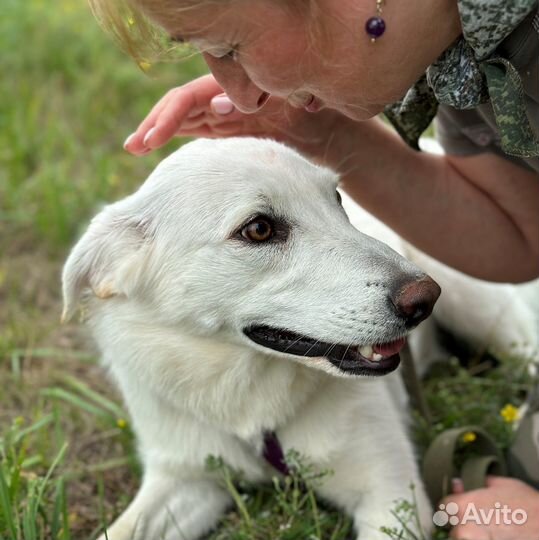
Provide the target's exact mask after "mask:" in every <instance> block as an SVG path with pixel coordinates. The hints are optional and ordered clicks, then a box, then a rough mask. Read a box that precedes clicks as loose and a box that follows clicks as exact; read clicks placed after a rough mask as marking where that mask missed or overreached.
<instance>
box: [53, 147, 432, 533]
mask: <svg viewBox="0 0 539 540" xmlns="http://www.w3.org/2000/svg"><path fill="white" fill-rule="evenodd" d="M336 185H337V177H336V176H335V175H334V174H333V173H332V172H330V171H329V170H327V169H324V168H321V167H317V166H315V165H313V164H311V163H310V162H308V161H307V160H305V159H304V158H302V157H301V156H299V155H298V154H297V153H295V152H294V151H292V150H290V149H288V148H286V147H284V146H283V145H280V144H278V143H275V142H272V141H261V140H255V139H227V140H219V141H209V140H198V141H196V142H194V143H190V144H188V145H186V146H184V147H182V148H181V149H180V150H179V151H177V152H176V153H174V154H173V155H171V156H170V157H169V158H167V159H166V160H165V161H164V162H163V163H161V164H160V165H159V167H158V168H157V169H156V170H155V171H154V173H153V174H152V175H151V176H150V177H149V179H148V180H147V181H146V182H145V183H144V185H143V186H142V187H141V188H140V189H139V190H138V191H137V192H136V193H135V194H133V195H131V196H129V197H127V198H126V199H124V200H122V201H119V202H117V203H115V204H112V205H110V206H108V207H106V208H105V209H104V210H103V211H102V212H101V213H100V214H99V215H98V216H97V217H96V218H95V219H94V220H93V221H92V223H91V225H90V226H89V228H88V230H87V232H86V233H85V234H84V236H83V237H82V239H81V240H80V241H79V243H78V244H77V245H76V246H75V248H74V249H73V251H72V253H71V254H70V256H69V259H68V261H67V263H66V266H65V268H64V275H63V279H64V298H65V317H69V316H71V315H72V314H73V312H74V310H75V309H76V306H77V304H78V302H79V300H80V298H81V296H82V295H86V296H88V298H87V305H88V312H89V324H90V326H91V329H92V332H93V335H94V337H95V339H96V340H97V343H98V345H99V348H100V350H101V353H102V357H103V363H104V364H105V365H106V366H107V367H108V368H109V370H110V372H111V374H112V375H113V377H114V379H115V380H116V382H117V384H118V385H119V387H120V389H121V391H122V393H123V396H124V399H125V402H126V404H127V407H128V409H129V413H130V415H131V417H132V422H133V426H134V430H135V432H136V435H137V438H138V443H139V451H140V458H141V460H142V463H143V466H144V478H143V482H142V486H141V488H140V491H139V493H138V495H137V496H136V498H135V499H134V501H133V502H132V503H131V505H130V506H129V507H128V508H127V510H126V511H125V512H124V513H123V514H122V515H121V517H120V518H119V519H118V520H117V521H116V522H115V523H114V524H113V525H112V527H111V528H110V529H109V530H108V538H109V539H110V540H128V539H139V540H142V539H144V540H152V539H156V540H157V539H161V538H164V539H173V538H175V539H177V538H182V539H188V540H190V539H195V538H198V537H200V536H201V535H202V534H204V533H205V532H207V531H208V530H209V529H210V528H211V527H213V526H214V525H215V524H216V522H217V520H218V519H219V517H220V515H221V514H222V513H223V511H224V510H225V508H226V507H227V506H228V505H229V504H230V500H229V496H228V495H227V493H225V491H224V490H223V489H222V488H221V487H220V486H219V485H218V484H217V483H216V482H215V479H214V477H213V476H212V474H211V473H210V472H208V471H206V470H205V459H206V457H207V456H208V455H209V454H213V455H220V456H222V457H223V458H224V460H225V461H226V462H227V463H228V464H229V465H231V466H232V467H235V468H238V469H241V470H243V471H244V472H245V475H246V477H247V478H248V479H250V480H254V481H264V480H268V479H269V478H270V476H271V475H272V474H275V471H273V470H272V469H271V467H269V465H268V464H267V463H266V462H265V461H264V460H263V458H262V457H261V451H262V437H263V433H264V431H266V430H275V431H276V433H277V435H278V437H279V440H280V442H281V444H282V446H283V448H284V450H285V451H286V450H287V449H290V448H294V449H296V450H297V451H299V452H300V453H302V454H305V455H306V456H308V457H309V459H310V461H312V462H313V463H314V464H315V465H316V466H319V467H320V468H323V469H326V468H330V469H332V470H333V471H334V474H333V475H332V476H330V477H329V478H328V479H327V481H325V483H324V484H323V486H322V487H321V488H320V490H319V493H320V495H321V496H322V497H325V498H327V499H329V500H330V501H332V502H333V503H335V504H336V505H338V506H339V507H341V508H343V509H344V510H345V511H346V512H348V513H349V514H350V515H352V516H353V518H354V521H355V525H356V528H357V531H358V538H361V539H363V540H366V539H368V540H375V539H378V538H384V537H385V536H383V535H382V534H381V533H380V532H379V528H380V526H382V525H386V526H392V525H395V522H394V519H393V517H392V515H391V510H392V508H393V507H394V501H395V500H397V499H400V498H406V499H409V498H410V491H409V486H410V484H411V483H413V484H414V485H415V489H416V498H417V501H418V505H419V513H420V519H421V523H422V525H423V527H424V528H425V529H429V526H430V525H429V524H430V523H431V513H430V507H429V504H428V502H427V499H426V496H425V493H424V490H423V487H422V483H421V481H420V478H419V476H418V471H417V468H416V464H415V460H414V455H413V451H412V448H411V445H410V443H409V441H408V437H407V434H406V428H405V426H404V425H403V422H402V420H401V418H400V415H399V411H398V409H397V407H396V405H395V403H394V401H393V400H392V396H391V395H390V391H389V386H388V382H387V381H388V379H387V378H384V377H382V378H361V377H344V376H343V374H342V372H341V371H340V370H339V369H338V368H337V367H335V366H333V365H332V364H330V363H329V362H328V361H327V360H325V359H323V358H302V357H298V356H291V355H287V354H283V353H279V352H272V351H270V350H269V349H267V348H264V347H262V346H259V345H256V344H254V343H253V342H252V341H250V340H249V339H248V338H247V337H246V336H245V335H244V334H243V332H242V330H243V329H244V328H246V327H247V326H249V325H251V324H266V325H269V326H275V327H281V328H288V329H290V330H294V331H296V332H298V333H301V334H306V335H309V336H312V337H316V338H317V339H320V340H322V341H327V342H332V343H335V342H339V343H357V344H372V343H380V342H387V341H390V340H393V339H395V338H397V337H400V336H402V335H403V334H404V333H405V331H404V330H403V327H402V323H401V321H399V320H398V317H397V315H396V314H395V312H394V310H393V309H391V306H390V303H389V302H388V292H389V291H390V290H391V288H392V287H395V286H396V284H397V283H399V282H401V283H402V281H403V280H408V281H410V280H412V279H417V278H418V277H420V276H421V275H422V273H421V272H420V271H419V270H418V268H417V267H415V266H414V265H412V264H411V263H409V262H407V261H405V260H404V259H403V258H402V257H400V256H399V255H398V254H397V253H395V252H394V251H393V250H391V249H390V248H389V247H387V246H386V245H384V244H382V243H380V242H378V241H376V240H373V239H372V238H370V237H368V236H365V235H364V234H362V233H360V232H358V231H357V230H356V229H354V228H353V227H352V226H351V225H350V223H349V221H348V219H347V217H346V214H345V213H344V211H343V209H342V207H341V206H340V205H339V203H338V201H337V198H336V194H335V188H336ZM257 214H273V215H276V216H277V217H278V218H279V219H280V220H282V221H284V222H286V223H287V224H288V225H287V227H288V229H289V231H288V236H287V238H286V240H284V241H282V242H274V243H268V244H260V245H258V244H249V243H248V242H245V241H243V240H242V239H241V238H240V237H238V235H237V234H236V232H237V231H238V229H239V228H240V227H241V225H242V224H243V223H245V222H246V220H248V219H249V217H250V216H254V215H257ZM88 293H89V294H88ZM180 531H181V532H180Z"/></svg>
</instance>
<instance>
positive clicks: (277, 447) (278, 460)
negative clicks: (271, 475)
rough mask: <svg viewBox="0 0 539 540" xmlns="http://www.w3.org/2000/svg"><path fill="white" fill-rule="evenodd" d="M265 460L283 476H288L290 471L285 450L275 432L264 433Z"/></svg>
mask: <svg viewBox="0 0 539 540" xmlns="http://www.w3.org/2000/svg"><path fill="white" fill-rule="evenodd" d="M262 455H263V456H264V459H265V460H266V461H267V462H268V463H269V464H270V465H271V466H272V467H273V468H274V469H277V470H278V471H279V472H280V473H281V474H284V475H285V476H288V475H289V474H290V471H289V469H288V466H287V464H286V461H285V459H284V454H283V448H282V446H281V443H280V442H279V439H278V438H277V435H276V434H275V431H265V432H264V449H263V450H262Z"/></svg>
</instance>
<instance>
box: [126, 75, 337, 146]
mask: <svg viewBox="0 0 539 540" xmlns="http://www.w3.org/2000/svg"><path fill="white" fill-rule="evenodd" d="M338 117H340V114H339V113H337V112H335V111H329V110H326V111H321V112H319V113H317V114H312V113H309V112H307V111H305V110H304V109H296V108H293V107H292V106H291V105H289V104H287V103H286V102H285V101H284V100H281V99H277V98H273V97H270V98H269V100H268V101H267V102H266V103H265V104H264V105H263V107H262V108H261V109H259V110H258V111H257V112H256V113H254V114H243V113H241V112H240V111H238V110H237V109H236V108H235V107H234V105H233V104H232V102H231V101H230V100H229V99H228V97H227V96H226V94H224V93H223V89H222V88H221V87H220V86H219V85H218V84H217V82H216V80H215V79H214V77H213V76H212V75H205V76H203V77H200V78H198V79H195V80H193V81H191V82H189V83H187V84H185V85H183V86H180V87H178V88H174V89H172V90H170V91H169V92H168V93H167V94H166V95H165V96H164V97H163V98H162V99H161V100H160V101H159V102H158V103H157V104H156V105H155V107H154V108H153V109H152V111H151V112H150V114H149V115H148V116H147V117H146V118H145V119H144V121H143V122H142V123H141V124H140V126H139V127H138V129H137V130H136V131H135V133H133V134H132V135H130V136H129V137H128V138H127V140H126V142H125V144H124V147H125V149H126V150H127V151H128V152H131V153H132V154H135V155H144V154H147V153H149V152H151V151H152V150H154V149H156V148H159V147H161V146H163V145H164V144H166V143H167V142H168V141H169V140H170V139H171V138H172V137H174V136H175V135H176V136H184V137H233V136H255V137H257V136H258V137H271V138H274V139H276V140H280V141H282V142H287V143H289V144H291V145H293V146H295V147H296V148H298V149H300V150H302V151H304V152H306V153H308V154H310V155H312V156H313V157H314V156H316V155H318V154H319V153H320V151H321V149H323V145H324V144H325V143H326V140H327V138H328V135H329V134H330V133H331V129H330V128H331V125H332V124H333V122H335V121H336V120H337V119H338Z"/></svg>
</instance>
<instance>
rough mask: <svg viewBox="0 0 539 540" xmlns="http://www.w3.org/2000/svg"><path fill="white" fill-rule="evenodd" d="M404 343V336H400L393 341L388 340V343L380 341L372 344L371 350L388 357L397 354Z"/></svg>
mask: <svg viewBox="0 0 539 540" xmlns="http://www.w3.org/2000/svg"><path fill="white" fill-rule="evenodd" d="M405 344H406V338H400V339H396V340H395V341H390V342H389V343H380V344H378V345H373V347H372V350H373V351H374V352H375V353H378V354H381V355H382V356H385V357H388V356H393V355H394V354H397V353H398V352H399V351H400V350H401V349H402V348H403V347H404V345H405Z"/></svg>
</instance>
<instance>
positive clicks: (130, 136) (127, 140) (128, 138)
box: [124, 133, 135, 150]
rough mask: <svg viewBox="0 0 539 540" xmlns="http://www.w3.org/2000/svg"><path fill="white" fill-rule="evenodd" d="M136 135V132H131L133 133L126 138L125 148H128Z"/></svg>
mask: <svg viewBox="0 0 539 540" xmlns="http://www.w3.org/2000/svg"><path fill="white" fill-rule="evenodd" d="M134 136H135V134H134V133H131V135H129V137H127V139H125V142H124V149H126V150H127V145H128V144H129V143H130V142H131V141H132V140H133V137H134Z"/></svg>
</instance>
